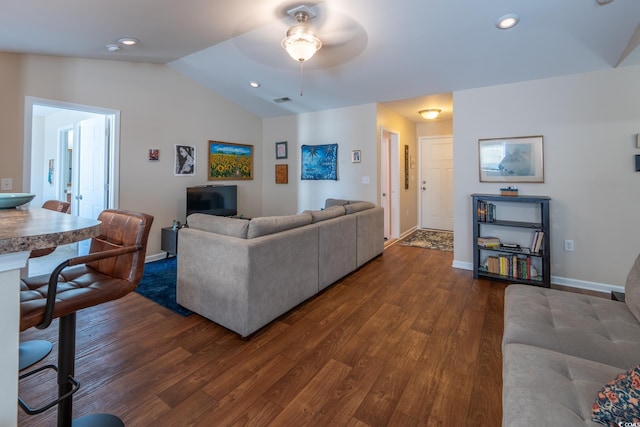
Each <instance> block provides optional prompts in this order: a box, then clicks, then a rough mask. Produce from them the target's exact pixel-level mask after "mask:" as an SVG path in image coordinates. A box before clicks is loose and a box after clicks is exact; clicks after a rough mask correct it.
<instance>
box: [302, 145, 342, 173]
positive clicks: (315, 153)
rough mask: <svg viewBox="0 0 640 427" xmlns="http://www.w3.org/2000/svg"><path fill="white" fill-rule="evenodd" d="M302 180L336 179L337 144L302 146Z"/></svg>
mask: <svg viewBox="0 0 640 427" xmlns="http://www.w3.org/2000/svg"><path fill="white" fill-rule="evenodd" d="M302 179H316V180H317V179H332V180H334V181H335V180H337V179H338V144H325V145H303V146H302Z"/></svg>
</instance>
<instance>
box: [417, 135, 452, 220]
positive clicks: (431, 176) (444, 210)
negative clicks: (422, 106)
mask: <svg viewBox="0 0 640 427" xmlns="http://www.w3.org/2000/svg"><path fill="white" fill-rule="evenodd" d="M420 225H421V227H422V228H432V229H436V230H450V231H453V138H452V137H437V138H435V137H423V138H420Z"/></svg>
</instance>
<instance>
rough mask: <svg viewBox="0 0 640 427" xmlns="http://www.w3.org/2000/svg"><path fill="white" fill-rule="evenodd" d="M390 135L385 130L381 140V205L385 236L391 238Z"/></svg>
mask: <svg viewBox="0 0 640 427" xmlns="http://www.w3.org/2000/svg"><path fill="white" fill-rule="evenodd" d="M389 149H390V144H389V136H388V135H387V134H386V132H383V135H382V138H381V140H380V206H382V207H383V208H384V238H385V239H390V238H391V184H390V180H389V166H390V155H389V153H390V151H389Z"/></svg>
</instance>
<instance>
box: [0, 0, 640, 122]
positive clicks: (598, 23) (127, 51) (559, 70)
mask: <svg viewBox="0 0 640 427" xmlns="http://www.w3.org/2000/svg"><path fill="white" fill-rule="evenodd" d="M601 1H603V0H601ZM301 4H304V5H307V6H310V7H311V9H312V10H313V11H314V12H315V13H316V14H317V16H316V17H315V18H313V19H312V21H311V25H312V27H313V28H314V29H315V30H316V32H317V34H318V37H319V38H320V39H321V40H323V43H324V44H325V46H323V48H322V49H321V50H320V51H319V52H318V53H317V54H316V56H314V57H313V58H312V59H311V60H310V61H308V62H307V63H305V65H304V77H303V78H302V79H301V74H300V67H299V65H298V63H296V62H295V61H294V60H292V59H291V58H290V57H289V56H288V55H287V54H286V52H284V50H283V49H282V48H281V47H280V42H281V40H282V38H283V37H284V35H285V32H286V30H287V28H288V27H289V26H291V25H293V24H294V20H293V19H292V18H291V17H290V16H288V15H287V13H286V12H287V10H289V9H291V8H293V7H296V6H299V5H301ZM507 13H517V14H518V15H519V16H520V23H519V24H518V26H516V27H515V28H513V29H511V30H506V31H503V30H498V29H497V28H496V27H495V22H496V20H497V18H498V17H500V16H502V15H504V14H507ZM120 37H135V38H137V39H139V40H140V43H139V44H138V45H137V46H134V47H122V49H121V50H120V51H118V52H115V53H111V52H108V51H107V50H106V49H105V45H107V44H111V43H115V42H116V40H117V39H118V38H120ZM638 44H640V1H639V0H613V1H612V2H611V3H609V4H605V5H600V4H598V1H597V0H535V1H534V0H528V1H526V0H511V1H506V0H484V1H481V2H480V1H469V0H439V1H438V0H394V1H391V0H326V1H306V2H305V1H304V0H298V1H292V0H284V1H283V0H184V1H181V2H178V1H175V0H135V1H131V0H109V1H103V0H57V1H56V0H49V1H44V2H43V1H42V0H0V51H7V52H21V53H34V54H46V55H59V56H70V57H82V58H96V59H109V60H123V61H145V62H153V63H166V64H168V65H169V66H171V67H173V68H174V69H176V70H178V71H179V72H181V73H183V74H185V75H186V76H188V77H190V78H192V79H194V80H196V81H198V82H200V83H201V84H203V85H204V86H206V87H209V88H211V89H212V90H213V91H215V92H217V93H219V94H221V95H222V96H225V97H226V98H228V99H230V100H231V101H234V102H236V103H237V104H239V105H241V106H243V107H244V108H246V109H247V110H249V111H251V112H253V113H255V114H256V115H259V116H261V117H274V116H279V115H287V114H294V113H302V112H308V111H319V110H324V109H329V108H338V107H346V106H352V105H360V104H365V103H372V102H381V103H385V105H387V106H389V107H390V108H392V109H394V110H395V111H398V112H399V113H400V114H403V115H405V116H406V117H408V118H410V119H411V120H414V121H417V122H419V121H421V120H422V119H420V118H419V117H418V115H417V111H418V110H419V109H424V108H441V109H442V110H443V118H447V117H451V111H452V106H451V92H452V91H457V90H464V89H471V88H477V87H482V86H490V85H496V84H502V83H510V82H517V81H525V80H534V79H540V78H547V77H552V76H559V75H567V74H574V73H582V72H589V71H595V70H603V69H611V68H614V67H618V66H627V65H637V64H640V52H639V51H640V49H639V48H637V46H638ZM251 80H256V81H259V82H260V83H261V84H262V86H261V87H260V88H258V89H252V88H250V87H249V85H248V82H249V81H251ZM301 87H303V88H304V90H303V95H302V96H301V95H300V91H301ZM282 97H288V98H290V99H291V101H290V102H286V103H279V104H278V103H275V102H274V101H273V100H274V99H276V98H282ZM400 101H402V102H400ZM387 102H388V104H386V103H387Z"/></svg>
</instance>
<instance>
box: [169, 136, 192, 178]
mask: <svg viewBox="0 0 640 427" xmlns="http://www.w3.org/2000/svg"><path fill="white" fill-rule="evenodd" d="M173 174H174V175H175V176H194V175H195V174H196V147H194V146H193V145H180V144H176V145H175V149H174V161H173Z"/></svg>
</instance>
